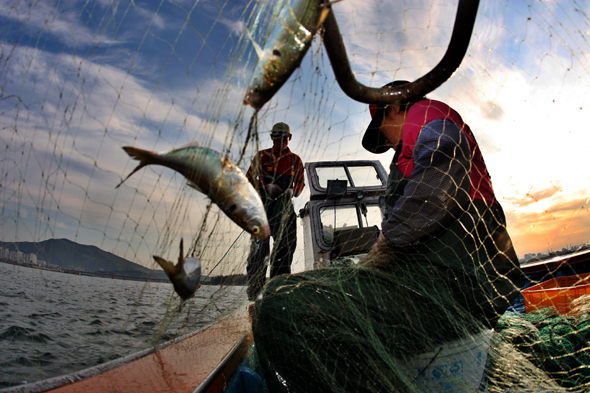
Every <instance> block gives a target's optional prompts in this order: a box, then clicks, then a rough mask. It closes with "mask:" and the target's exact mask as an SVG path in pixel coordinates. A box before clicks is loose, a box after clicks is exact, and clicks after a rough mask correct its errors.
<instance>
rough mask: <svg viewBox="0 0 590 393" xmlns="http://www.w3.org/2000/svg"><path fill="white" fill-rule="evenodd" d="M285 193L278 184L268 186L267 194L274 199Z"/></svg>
mask: <svg viewBox="0 0 590 393" xmlns="http://www.w3.org/2000/svg"><path fill="white" fill-rule="evenodd" d="M282 193H283V189H282V188H281V187H279V186H277V185H276V184H269V185H268V186H266V194H267V195H268V196H269V197H271V198H272V199H274V198H276V197H278V196H279V195H281V194H282Z"/></svg>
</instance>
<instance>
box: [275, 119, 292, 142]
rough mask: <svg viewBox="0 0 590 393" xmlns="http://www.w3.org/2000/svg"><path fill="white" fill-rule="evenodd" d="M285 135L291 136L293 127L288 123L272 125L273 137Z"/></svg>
mask: <svg viewBox="0 0 590 393" xmlns="http://www.w3.org/2000/svg"><path fill="white" fill-rule="evenodd" d="M283 136H291V127H289V125H288V124H287V123H282V122H280V123H276V124H275V125H274V126H272V130H271V131H270V137H271V138H279V137H283Z"/></svg>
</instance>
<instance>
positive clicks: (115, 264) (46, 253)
mask: <svg viewBox="0 0 590 393" xmlns="http://www.w3.org/2000/svg"><path fill="white" fill-rule="evenodd" d="M0 247H2V248H5V249H9V250H12V251H20V252H23V253H25V254H35V255H37V258H38V259H41V260H44V261H46V262H47V263H50V264H53V265H56V266H59V267H60V268H62V269H69V270H74V269H75V268H77V267H79V268H83V269H84V270H85V271H86V272H91V273H92V272H97V273H103V274H119V275H125V276H133V277H145V278H147V277H149V276H150V275H153V277H154V278H164V279H165V278H167V277H166V274H165V273H164V272H163V271H162V270H154V271H152V270H151V269H148V268H146V267H144V266H141V265H139V264H137V263H134V262H131V261H128V260H126V259H124V258H121V257H119V256H117V255H115V254H112V253H110V252H107V251H103V250H101V249H100V248H98V247H95V246H87V245H83V244H79V243H76V242H73V241H71V240H68V239H49V240H45V241H42V242H39V243H33V242H16V243H8V242H0Z"/></svg>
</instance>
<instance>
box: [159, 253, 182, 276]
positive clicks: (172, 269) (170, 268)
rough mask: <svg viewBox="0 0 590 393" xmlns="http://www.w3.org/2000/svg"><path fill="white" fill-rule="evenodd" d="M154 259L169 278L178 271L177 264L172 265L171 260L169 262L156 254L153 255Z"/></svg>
mask: <svg viewBox="0 0 590 393" xmlns="http://www.w3.org/2000/svg"><path fill="white" fill-rule="evenodd" d="M154 261H156V262H158V265H160V267H161V268H162V269H163V270H164V273H166V275H167V276H168V277H170V278H171V277H173V276H174V275H176V274H177V273H178V270H179V269H178V266H174V264H173V263H172V262H169V261H167V260H165V259H164V258H161V257H159V256H157V255H154Z"/></svg>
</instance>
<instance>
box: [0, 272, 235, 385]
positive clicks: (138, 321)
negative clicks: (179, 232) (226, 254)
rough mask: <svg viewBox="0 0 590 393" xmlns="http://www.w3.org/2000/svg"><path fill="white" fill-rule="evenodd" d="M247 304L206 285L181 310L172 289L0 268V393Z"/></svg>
mask: <svg viewBox="0 0 590 393" xmlns="http://www.w3.org/2000/svg"><path fill="white" fill-rule="evenodd" d="M245 299H246V295H245V288H244V287H239V286H238V287H220V286H213V285H204V286H202V287H201V288H200V289H199V290H198V291H197V293H196V295H195V297H194V298H193V299H190V300H189V301H188V302H186V303H185V304H184V305H183V307H182V308H181V309H180V310H179V305H180V299H179V298H178V296H176V295H175V294H174V290H173V288H172V285H171V284H169V283H147V282H142V281H126V280H117V279H107V278H100V277H88V276H80V275H73V274H66V273H58V272H52V271H46V270H41V269H34V268H28V267H22V266H16V265H11V264H6V263H0V389H1V388H5V387H10V386H16V385H20V384H23V383H30V382H35V381H39V380H43V379H46V378H52V377H56V376H60V375H66V374H69V373H72V372H75V371H79V370H82V369H85V368H88V367H92V366H96V365H98V364H102V363H105V362H107V361H110V360H113V359H117V358H119V357H122V356H127V355H130V354H133V353H135V352H138V351H141V350H144V349H147V348H150V347H153V346H156V345H158V344H162V343H165V342H166V341H169V340H171V339H174V338H177V337H181V336H184V335H186V334H189V333H191V332H194V331H195V330H198V329H201V328H203V327H205V326H207V325H209V324H211V323H213V322H214V321H215V320H216V319H217V318H219V317H221V316H222V315H223V314H224V313H227V312H230V311H231V310H233V309H235V308H237V307H238V306H239V305H240V304H242V303H243V302H244V301H245Z"/></svg>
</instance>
